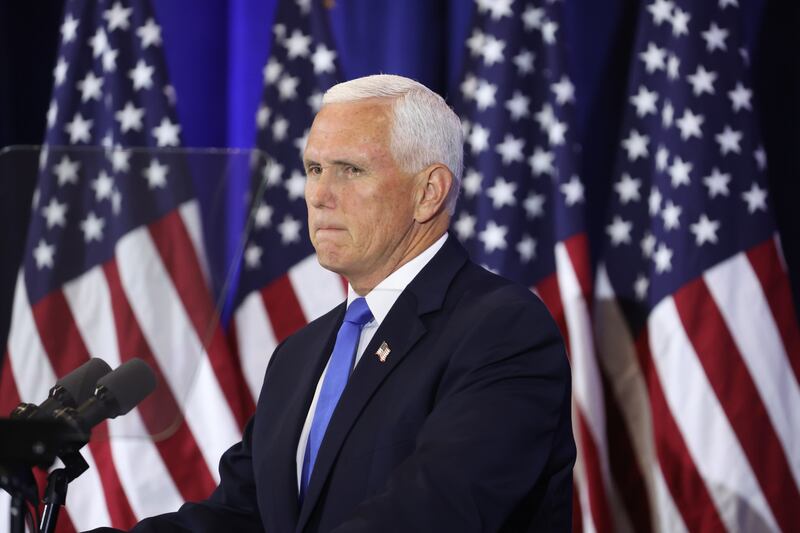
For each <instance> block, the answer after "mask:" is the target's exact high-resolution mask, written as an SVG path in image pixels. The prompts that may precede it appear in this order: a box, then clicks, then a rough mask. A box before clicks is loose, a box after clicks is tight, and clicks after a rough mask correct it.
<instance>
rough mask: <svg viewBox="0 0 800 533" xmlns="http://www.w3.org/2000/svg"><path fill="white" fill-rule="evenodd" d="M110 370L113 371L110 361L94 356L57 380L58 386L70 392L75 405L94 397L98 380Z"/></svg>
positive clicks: (72, 403) (72, 402)
mask: <svg viewBox="0 0 800 533" xmlns="http://www.w3.org/2000/svg"><path fill="white" fill-rule="evenodd" d="M109 372H111V367H110V366H108V363H106V362H105V361H103V360H102V359H98V358H96V357H93V358H92V359H89V360H88V361H87V362H85V363H83V364H82V365H81V366H79V367H78V368H76V369H75V370H73V371H72V372H70V373H69V374H67V375H66V376H64V377H62V378H61V379H59V380H58V381H56V387H61V388H62V389H63V390H64V392H66V393H67V394H69V396H70V398H68V399H69V400H71V405H72V406H73V407H75V406H78V405H80V404H82V403H83V402H85V401H86V400H88V399H89V398H91V397H92V394H94V389H95V387H96V386H97V381H98V380H99V379H100V378H102V377H103V376H105V375H106V374H108V373H109ZM62 403H64V402H62Z"/></svg>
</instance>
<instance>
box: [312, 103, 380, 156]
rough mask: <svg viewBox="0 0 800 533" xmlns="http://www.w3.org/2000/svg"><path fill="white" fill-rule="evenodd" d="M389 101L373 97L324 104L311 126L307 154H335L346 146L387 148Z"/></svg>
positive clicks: (351, 147) (363, 148)
mask: <svg viewBox="0 0 800 533" xmlns="http://www.w3.org/2000/svg"><path fill="white" fill-rule="evenodd" d="M389 103H390V101H387V99H370V100H369V101H358V102H336V103H330V104H326V105H324V106H323V107H322V109H321V110H320V112H319V113H318V114H317V116H316V118H315V119H314V123H313V124H312V126H311V131H310V132H309V136H308V143H307V145H306V150H305V157H311V158H316V157H324V156H325V155H329V156H333V154H332V153H331V152H338V151H339V150H341V149H344V148H345V147H349V148H350V149H353V150H358V151H364V152H375V151H383V149H386V148H388V143H389V135H390V131H389V128H390V126H391V107H390V105H388V104H389ZM365 155H366V154H365Z"/></svg>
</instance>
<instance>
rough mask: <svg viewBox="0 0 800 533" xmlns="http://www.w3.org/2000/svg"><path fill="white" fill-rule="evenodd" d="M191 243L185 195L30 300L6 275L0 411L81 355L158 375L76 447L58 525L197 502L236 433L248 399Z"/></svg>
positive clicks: (137, 515) (194, 226)
mask: <svg viewBox="0 0 800 533" xmlns="http://www.w3.org/2000/svg"><path fill="white" fill-rule="evenodd" d="M201 242H202V239H201V238H200V231H199V217H198V213H197V205H196V203H195V202H189V203H187V204H184V205H183V206H181V208H180V209H179V210H176V211H174V212H172V213H170V214H168V215H166V216H164V217H162V218H161V219H159V220H158V221H156V222H155V223H153V224H152V225H150V226H149V227H141V228H138V229H136V230H133V231H131V232H130V233H128V234H127V235H125V236H124V237H123V238H122V239H120V240H119V241H118V243H117V247H116V250H115V252H116V253H115V256H114V258H112V259H111V260H110V261H108V262H107V263H105V264H103V265H100V266H97V267H95V268H93V269H91V270H89V271H88V272H85V273H84V274H83V275H81V276H80V277H78V278H76V279H74V280H72V281H70V282H68V283H67V284H66V285H65V286H64V287H62V289H61V290H56V291H54V292H52V293H51V294H49V295H47V296H46V297H45V298H43V299H42V300H41V301H39V302H37V303H36V304H35V305H33V306H31V305H30V303H29V301H28V298H27V293H26V290H25V284H24V282H23V279H22V276H20V277H19V279H18V283H17V288H16V293H15V299H14V309H13V318H12V325H11V330H10V333H9V341H8V357H7V358H6V360H5V362H4V365H5V366H6V367H7V369H10V372H4V373H3V377H2V379H3V394H2V402H0V403H2V405H3V406H4V407H5V406H6V405H7V404H9V403H11V404H13V403H16V402H17V401H19V400H20V399H21V400H24V401H31V402H37V403H38V402H41V401H42V400H43V399H44V398H45V397H46V395H47V392H48V389H49V387H50V386H51V385H52V384H53V383H54V382H55V381H56V379H57V376H61V375H63V374H65V373H67V372H69V371H70V370H71V369H72V368H74V367H75V366H77V365H79V364H81V363H83V362H84V361H86V360H87V359H88V357H90V356H95V357H101V358H103V359H105V360H106V361H107V362H108V363H109V364H110V365H111V366H112V367H114V366H117V365H119V364H120V363H121V362H124V361H125V360H128V359H129V358H131V357H141V358H143V359H145V360H146V361H147V362H148V363H150V365H151V366H152V367H153V368H154V370H155V371H156V373H157V376H158V379H159V387H158V388H157V390H156V392H155V393H154V395H153V396H152V397H151V398H148V399H147V400H145V401H144V402H143V403H142V404H141V405H140V406H139V407H138V408H137V409H135V410H134V411H132V412H131V413H129V414H128V415H126V416H124V417H120V418H117V419H115V420H112V421H109V422H108V423H107V424H105V425H107V429H105V430H104V429H103V428H99V431H96V432H95V435H94V438H93V441H92V443H90V444H89V446H87V447H85V448H84V449H83V450H82V454H83V455H84V457H85V458H86V459H87V462H89V464H90V467H91V468H90V469H89V471H87V472H86V473H84V474H83V475H82V476H81V477H80V478H78V479H77V480H76V481H74V482H73V483H71V484H70V489H69V493H68V501H67V506H66V511H67V512H66V513H64V514H62V518H61V519H60V523H61V524H60V527H61V528H66V529H64V530H66V531H71V530H84V529H91V528H94V527H99V526H103V525H113V526H115V527H118V528H123V529H124V528H128V527H130V526H131V525H132V524H133V523H134V522H135V521H137V520H140V519H142V518H145V517H147V516H151V515H153V514H158V513H162V512H166V511H170V510H175V509H176V508H177V507H178V506H179V505H180V504H181V503H182V502H183V501H185V500H197V499H201V498H204V497H206V496H207V495H208V494H209V493H210V491H211V490H213V488H214V486H215V485H216V483H217V481H218V473H217V472H218V470H217V463H218V461H219V457H220V455H221V454H222V453H223V452H224V451H225V450H226V449H227V448H228V447H229V446H230V445H232V444H233V443H235V442H236V441H237V440H239V438H240V437H241V427H242V424H243V423H244V418H245V416H247V415H249V413H246V412H245V411H246V410H247V409H248V405H249V406H250V411H252V405H253V401H252V398H250V396H249V395H247V394H246V393H245V392H244V387H243V386H242V385H241V383H243V378H242V376H241V369H240V367H239V365H238V363H237V361H235V360H234V359H233V357H232V355H231V352H230V350H229V349H228V347H227V345H226V343H225V337H224V336H223V335H222V332H221V330H220V329H219V324H217V323H216V313H215V310H214V307H213V303H212V300H211V298H210V295H209V293H208V290H207V280H208V277H207V267H205V266H204V264H203V259H202V258H203V257H204V254H203V252H202V249H201V248H199V247H200V246H202V245H201ZM9 380H10V382H9ZM7 385H13V386H7ZM12 393H13V394H12ZM10 396H16V397H15V398H10ZM242 397H244V398H246V400H243V399H242ZM152 434H156V435H157V437H158V440H156V441H155V442H154V441H153V440H151V439H150V438H146V437H148V436H149V435H152ZM107 435H110V436H111V438H110V439H109V438H108V437H107ZM4 527H5V524H4Z"/></svg>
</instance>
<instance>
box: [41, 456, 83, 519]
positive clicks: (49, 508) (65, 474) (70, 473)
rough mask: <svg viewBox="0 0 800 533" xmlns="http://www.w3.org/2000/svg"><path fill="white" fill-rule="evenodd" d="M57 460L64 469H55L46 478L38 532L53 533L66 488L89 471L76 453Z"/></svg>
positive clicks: (65, 498)
mask: <svg viewBox="0 0 800 533" xmlns="http://www.w3.org/2000/svg"><path fill="white" fill-rule="evenodd" d="M59 459H61V461H62V462H63V463H64V468H57V469H55V470H53V471H52V472H50V475H48V476H47V488H46V489H45V492H44V497H43V498H42V501H43V502H44V511H43V513H42V521H41V523H40V525H39V531H43V532H44V533H52V532H53V531H55V528H56V522H57V521H58V513H59V512H60V511H61V508H62V507H63V506H64V504H65V503H66V502H67V487H68V486H69V482H70V481H72V480H74V479H75V478H77V477H78V476H80V475H81V474H83V473H84V472H86V471H87V470H88V469H89V465H88V464H87V463H86V460H85V459H84V458H83V456H82V455H81V454H80V453H78V452H70V453H67V454H62V455H60V456H59Z"/></svg>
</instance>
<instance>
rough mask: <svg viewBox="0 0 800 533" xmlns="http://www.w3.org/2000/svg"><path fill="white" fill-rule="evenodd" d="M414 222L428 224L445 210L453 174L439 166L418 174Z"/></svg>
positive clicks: (430, 167) (444, 167) (432, 166)
mask: <svg viewBox="0 0 800 533" xmlns="http://www.w3.org/2000/svg"><path fill="white" fill-rule="evenodd" d="M418 179H419V182H418V185H419V187H418V189H417V204H416V206H415V209H414V220H416V221H417V222H419V223H420V224H424V223H425V222H428V221H429V220H430V219H432V218H433V217H435V216H436V215H438V214H439V213H440V212H441V211H442V210H444V209H445V203H446V201H447V194H448V193H449V192H450V188H451V187H452V186H453V173H452V172H450V170H449V169H448V168H447V167H446V166H444V165H441V164H434V165H431V166H429V167H428V168H426V169H425V170H423V171H422V172H421V173H420V174H419V177H418Z"/></svg>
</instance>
